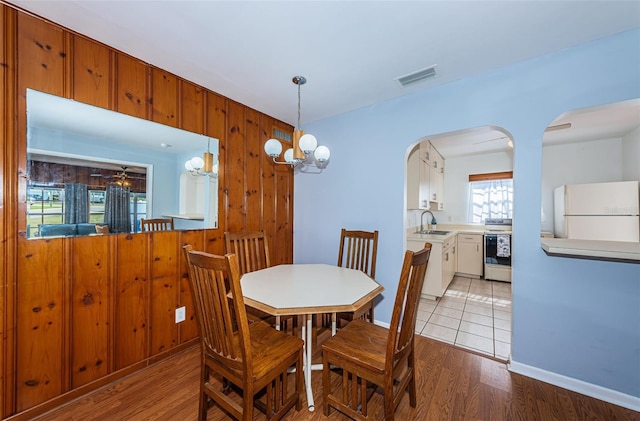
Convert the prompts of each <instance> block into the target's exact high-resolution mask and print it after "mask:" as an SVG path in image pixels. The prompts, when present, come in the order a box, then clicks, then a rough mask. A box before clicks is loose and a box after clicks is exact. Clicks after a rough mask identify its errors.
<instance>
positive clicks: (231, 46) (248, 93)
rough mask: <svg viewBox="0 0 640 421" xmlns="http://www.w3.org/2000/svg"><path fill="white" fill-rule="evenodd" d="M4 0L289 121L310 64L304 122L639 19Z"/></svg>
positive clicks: (582, 7)
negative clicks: (430, 73) (424, 75)
mask: <svg viewBox="0 0 640 421" xmlns="http://www.w3.org/2000/svg"><path fill="white" fill-rule="evenodd" d="M9 3H13V4H15V5H18V6H19V7H21V8H23V9H25V10H28V11H31V12H33V13H34V14H36V15H39V16H42V17H45V18H47V19H49V20H51V21H53V22H56V23H59V24H60V25H62V26H64V27H66V28H69V29H71V30H73V31H76V32H78V33H81V34H85V35H87V36H89V37H91V38H93V39H96V40H99V41H101V42H103V43H105V44H107V45H109V46H112V47H114V48H116V49H118V50H121V51H123V52H125V53H128V54H131V55H133V56H135V57H137V58H139V59H142V60H144V61H146V62H148V63H151V64H153V65H155V66H158V67H160V68H162V69H165V70H168V71H170V72H172V73H175V74H176V75H179V76H181V77H183V78H185V79H187V80H190V81H192V82H194V83H197V84H199V85H202V86H204V87H206V88H208V89H211V90H212V91H215V92H218V93H220V94H222V95H225V96H227V97H229V98H231V99H233V100H235V101H238V102H241V103H243V104H246V105H248V106H250V107H252V108H255V109H257V110H259V111H261V112H264V113H266V114H268V115H271V116H273V117H276V118H278V119H280V120H283V121H285V122H288V123H290V124H292V125H297V92H296V90H297V87H296V85H294V84H293V83H292V82H291V78H292V77H293V76H295V75H303V76H305V77H306V78H307V80H308V83H307V84H306V85H304V86H302V88H301V116H300V118H301V123H302V124H301V125H302V127H303V128H304V125H305V123H308V122H311V121H315V120H319V119H323V118H326V117H330V116H333V115H337V114H341V113H344V112H348V111H351V110H355V109H358V108H361V107H367V106H371V105H373V104H376V103H379V102H381V101H385V100H390V99H393V98H397V97H401V96H404V95H408V94H412V93H415V92H418V91H423V90H426V89H431V88H434V87H436V86H439V85H443V84H446V83H449V82H452V81H455V80H459V79H463V78H466V77H470V76H474V75H478V74H481V73H485V72H489V71H492V70H495V69H498V68H500V67H504V66H508V65H510V64H513V63H517V62H521V61H524V60H529V59H532V58H535V57H538V56H541V55H544V54H549V53H552V52H556V51H560V50H564V49H566V48H569V47H572V46H576V45H579V44H582V43H585V42H589V41H592V40H595V39H598V38H602V37H606V36H609V35H612V34H616V33H619V32H623V31H626V30H629V29H632V28H637V27H640V1H614V0H609V1H580V0H572V1H569V0H565V1H524V0H522V1H519V0H506V1H482V0H481V1H360V0H351V1H264V0H263V1H260V0H255V1H241V0H239V1H186V0H182V1H171V0H165V1H100V0H93V1H88V0H54V1H51V0H29V1H19V0H11V1H10V2H9ZM432 65H436V70H437V75H436V77H434V78H431V79H427V80H424V81H422V82H418V83H415V84H412V85H409V86H406V87H401V86H400V84H399V83H397V81H396V79H397V78H398V77H401V76H405V75H407V74H410V73H413V72H415V71H417V70H420V69H424V68H426V67H429V66H432ZM482 132H483V134H484V135H485V136H495V135H496V133H493V132H491V131H489V132H487V131H486V130H484V131H482ZM487 139H488V137H484V138H482V139H479V140H478V142H476V144H477V145H480V144H483V143H491V142H480V140H487ZM494 143H495V142H494Z"/></svg>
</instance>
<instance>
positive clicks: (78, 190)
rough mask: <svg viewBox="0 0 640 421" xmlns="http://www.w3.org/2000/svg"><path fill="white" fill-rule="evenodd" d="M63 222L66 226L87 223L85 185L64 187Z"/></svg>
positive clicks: (87, 212) (87, 204) (66, 185)
mask: <svg viewBox="0 0 640 421" xmlns="http://www.w3.org/2000/svg"><path fill="white" fill-rule="evenodd" d="M64 222H65V223H66V224H83V223H86V222H89V195H88V191H87V185H86V184H79V183H67V184H65V185H64Z"/></svg>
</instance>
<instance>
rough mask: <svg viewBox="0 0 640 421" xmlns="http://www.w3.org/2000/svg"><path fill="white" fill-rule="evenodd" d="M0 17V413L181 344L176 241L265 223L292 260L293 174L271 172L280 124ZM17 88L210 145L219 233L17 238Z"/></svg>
mask: <svg viewBox="0 0 640 421" xmlns="http://www.w3.org/2000/svg"><path fill="white" fill-rule="evenodd" d="M0 21H1V22H2V26H1V27H0V57H1V60H2V61H1V62H0V65H1V66H0V77H1V80H0V94H2V95H1V96H2V98H1V99H0V100H1V101H2V102H1V103H0V115H1V116H2V119H3V124H2V126H1V127H2V129H1V135H0V136H1V137H0V144H1V147H0V150H1V151H2V152H1V153H2V154H1V155H0V169H1V170H2V171H0V180H1V181H2V189H3V190H2V191H3V195H2V196H1V197H0V202H1V203H2V205H3V206H0V235H2V238H0V255H2V257H3V258H5V262H6V264H5V265H2V271H3V275H5V276H3V279H2V284H0V292H1V294H0V311H1V313H2V315H1V317H2V319H1V320H0V322H1V323H0V329H3V330H2V332H1V333H2V335H3V336H2V337H3V339H4V342H3V343H2V345H1V346H0V356H1V357H2V358H1V359H0V360H1V361H2V362H3V364H2V365H0V399H2V402H0V411H1V414H0V416H1V417H2V418H5V417H7V416H8V415H11V414H15V413H17V412H19V411H22V410H24V409H26V408H33V407H36V406H38V407H40V408H42V407H43V406H40V404H43V405H44V406H47V405H51V402H63V401H64V400H65V399H69V396H72V395H73V393H74V390H75V391H77V390H85V389H90V388H92V387H97V386H96V385H100V383H101V381H103V379H105V378H109V377H111V376H118V375H124V374H119V373H128V372H130V371H131V370H134V369H137V368H138V367H142V366H144V365H145V364H147V363H148V362H149V361H153V360H155V359H157V358H162V357H163V356H164V355H168V354H171V352H170V351H171V350H174V349H179V348H180V346H181V345H180V344H185V343H188V341H189V340H193V338H195V337H196V336H197V326H196V322H195V318H194V314H193V312H192V308H191V307H192V306H191V296H190V294H189V292H188V285H187V284H186V278H185V277H184V275H183V274H184V273H186V271H185V270H184V269H185V268H184V267H183V266H182V264H181V263H179V262H180V261H181V260H182V255H181V253H180V245H181V244H182V243H183V242H184V241H187V240H188V241H194V242H197V243H198V244H200V246H199V247H200V248H201V249H204V250H206V251H208V252H211V253H215V254H224V252H225V247H224V231H225V230H226V229H230V230H240V229H247V227H251V228H252V229H253V228H255V229H264V230H265V231H267V232H269V233H272V234H271V235H272V236H273V238H274V241H273V243H274V244H277V245H278V246H277V247H274V249H273V250H274V251H273V253H274V254H275V255H276V258H275V259H272V261H274V263H275V262H290V261H291V260H292V258H293V251H292V238H293V237H292V236H293V220H292V212H291V210H292V197H291V194H292V192H293V189H292V187H293V173H292V171H291V169H290V168H288V167H286V166H278V167H279V168H276V169H274V167H273V164H272V163H270V162H269V161H268V160H267V161H265V159H264V158H265V157H264V153H263V151H262V145H263V143H264V141H265V140H266V139H267V138H268V137H271V136H266V129H265V127H263V125H264V124H265V123H264V122H265V121H271V122H273V124H279V125H280V126H281V127H283V128H284V130H288V131H292V127H290V126H289V125H286V124H284V123H281V122H276V121H274V120H273V119H271V118H269V117H266V116H264V115H262V114H260V113H259V112H257V111H255V110H251V109H249V108H247V107H246V106H244V105H242V104H239V103H236V102H234V101H232V100H230V99H228V98H225V97H223V96H220V95H219V94H216V93H214V92H211V91H208V90H206V89H204V88H202V87H200V86H198V85H196V84H194V83H192V82H188V81H186V80H183V79H181V78H179V77H178V76H176V75H173V74H170V73H168V72H166V71H164V70H162V69H158V68H155V67H153V66H151V65H149V64H148V63H144V62H142V61H140V60H138V59H137V58H134V57H130V56H128V55H126V54H124V53H122V52H119V51H116V50H113V49H112V48H110V47H109V46H105V45H103V44H100V43H98V42H95V41H93V40H91V39H88V38H86V37H84V36H82V35H80V34H74V33H72V32H70V31H67V30H65V29H63V28H61V27H59V26H57V25H55V24H52V23H49V22H45V21H43V20H41V19H39V18H37V17H34V16H31V15H28V14H26V13H23V12H21V11H16V10H14V9H11V8H10V7H9V6H7V5H5V4H0ZM27 88H33V89H36V90H39V91H42V92H46V93H50V94H54V95H58V96H62V97H67V98H73V99H75V100H78V101H82V102H85V103H88V104H90V105H94V106H99V107H103V108H109V109H115V110H117V111H119V112H122V113H125V114H128V115H132V116H135V117H139V118H146V119H150V120H154V121H158V122H161V123H163V124H168V125H171V126H176V127H180V128H183V129H187V130H190V131H194V132H197V133H204V134H206V135H208V136H211V137H215V138H217V139H219V157H218V167H219V179H218V181H219V194H218V198H219V208H218V215H219V217H218V220H219V222H218V224H219V228H218V229H206V230H195V231H189V232H186V233H169V234H168V238H166V239H163V240H160V239H158V240H157V241H156V240H153V242H150V240H151V235H124V234H120V235H111V236H108V237H98V236H95V237H78V238H65V239H49V240H44V239H39V240H29V241H27V240H25V239H22V238H19V237H18V235H16V233H17V231H18V230H20V231H23V230H24V227H26V179H24V178H20V177H18V174H19V173H20V172H23V173H26V167H27V159H26V130H27V128H26V102H25V99H26V89H27ZM152 94H153V95H152ZM267 163H268V164H269V165H270V166H271V167H267V168H270V169H267V176H266V178H265V177H263V172H264V170H265V166H266V165H267ZM61 176H62V177H63V178H62V182H66V181H70V180H71V179H86V178H87V173H86V171H84V172H83V171H81V170H80V171H77V170H75V169H73V168H67V169H66V170H65V171H63V173H62V174H61ZM78 177H79V178H78ZM269 178H271V179H272V182H271V181H266V180H268V179H269ZM265 183H268V184H269V187H265ZM266 201H268V202H269V203H266ZM265 210H266V212H267V214H265V213H264V212H265ZM265 215H267V216H265ZM287 218H289V219H287ZM16 221H17V225H16ZM154 235H155V234H154ZM169 237H170V238H169ZM158 238H159V237H158ZM281 245H282V247H281ZM171 250H173V251H171ZM152 256H153V257H154V258H155V257H158V258H159V259H160V260H158V261H155V260H152ZM169 261H170V262H169ZM34 279H37V282H36V281H34ZM42 303H45V304H42ZM179 305H186V306H187V320H186V321H185V322H183V323H180V324H178V325H176V324H175V319H174V311H175V307H176V306H179ZM34 308H38V309H39V310H38V311H37V312H34V310H33V309H34ZM167 349H168V350H169V351H166V352H165V351H163V350H167ZM152 353H154V355H153V356H155V357H156V358H152V355H151V354H152ZM118 370H121V371H118ZM69 389H71V390H69ZM68 391H70V392H71V393H69V394H66V395H63V393H65V392H68Z"/></svg>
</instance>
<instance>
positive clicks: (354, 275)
mask: <svg viewBox="0 0 640 421" xmlns="http://www.w3.org/2000/svg"><path fill="white" fill-rule="evenodd" d="M240 283H241V285H242V294H243V296H244V301H245V304H246V305H248V306H251V307H253V308H256V309H258V310H261V311H264V312H265V313H268V314H270V315H273V316H276V318H277V319H278V320H279V316H286V315H301V316H304V323H303V326H302V329H301V334H302V339H303V340H304V342H305V350H304V355H305V356H304V363H303V367H304V379H305V385H306V392H307V405H308V408H309V411H313V410H314V409H315V405H314V400H313V391H312V389H311V372H312V371H313V370H322V364H316V365H313V364H312V363H311V354H312V348H313V346H312V336H313V335H312V323H311V322H312V318H313V315H314V314H324V313H332V314H333V317H332V333H333V334H335V329H336V327H335V314H336V313H338V312H351V311H357V310H359V309H360V308H361V307H362V306H364V305H365V304H367V303H368V302H369V301H371V300H373V299H374V298H375V297H376V296H378V295H379V294H380V293H381V292H382V291H383V290H384V288H383V287H382V286H381V285H380V284H378V283H377V282H376V281H374V280H373V279H371V278H370V277H369V276H368V275H367V274H366V273H364V272H362V271H359V270H355V269H347V268H342V267H338V266H331V265H325V264H285V265H278V266H273V267H270V268H266V269H261V270H258V271H255V272H249V273H246V274H244V275H243V276H242V278H241V280H240ZM276 325H279V323H276Z"/></svg>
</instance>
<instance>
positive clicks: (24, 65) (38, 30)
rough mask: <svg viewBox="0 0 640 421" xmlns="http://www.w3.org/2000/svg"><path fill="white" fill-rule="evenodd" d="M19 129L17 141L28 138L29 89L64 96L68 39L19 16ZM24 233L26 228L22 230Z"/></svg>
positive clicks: (22, 158) (21, 215) (21, 197)
mask: <svg viewBox="0 0 640 421" xmlns="http://www.w3.org/2000/svg"><path fill="white" fill-rule="evenodd" d="M17 25H18V27H17V30H18V33H19V35H18V36H17V40H18V45H17V49H18V51H17V52H16V53H17V59H18V63H17V68H18V69H19V71H18V72H17V76H18V80H17V85H18V89H17V98H16V99H17V107H18V108H17V115H16V116H15V117H16V118H17V127H16V129H17V130H16V138H17V139H26V138H27V103H26V96H27V88H31V89H35V90H38V91H42V92H46V93H50V94H53V95H58V96H64V94H65V65H68V60H67V51H66V50H65V35H64V32H63V31H62V29H60V28H57V27H55V26H52V25H49V24H47V23H45V22H43V21H41V20H39V19H36V18H34V17H31V16H29V15H26V14H23V13H18V16H17ZM26 149H27V148H26V142H24V143H22V142H21V143H20V144H19V145H18V171H19V172H21V173H23V174H26V173H27V168H26V153H27V152H26ZM26 192H27V189H26V180H25V179H24V178H23V179H21V180H19V186H18V197H17V198H16V199H17V203H18V226H19V227H26V212H27V208H26ZM22 229H24V228H22Z"/></svg>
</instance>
